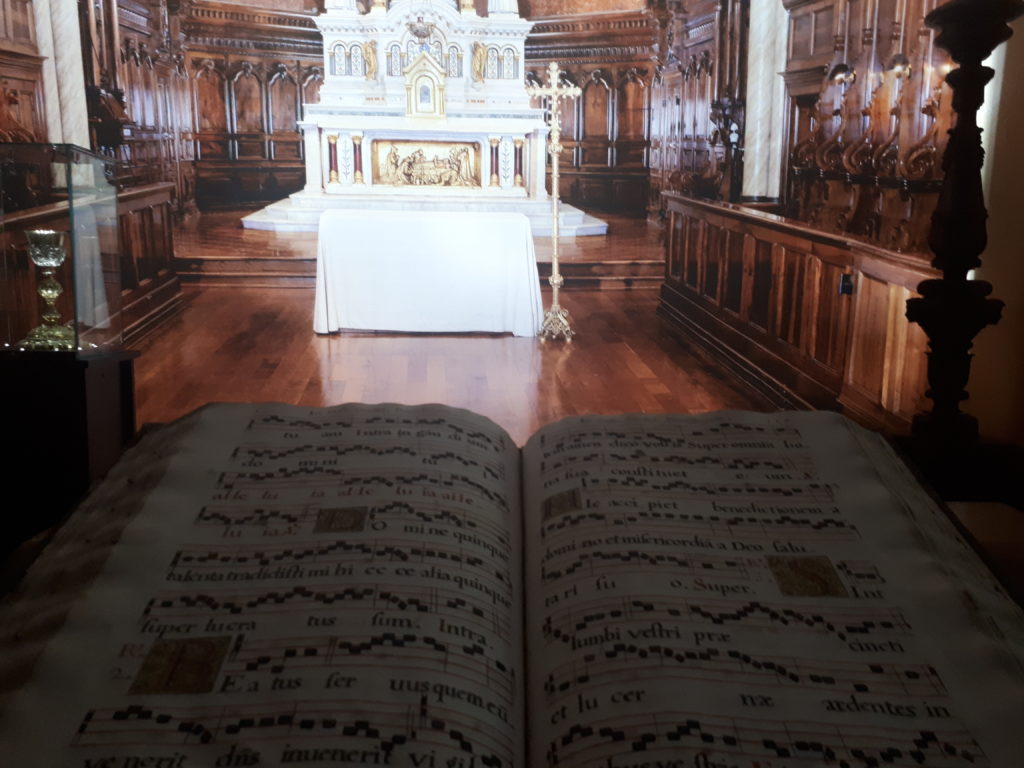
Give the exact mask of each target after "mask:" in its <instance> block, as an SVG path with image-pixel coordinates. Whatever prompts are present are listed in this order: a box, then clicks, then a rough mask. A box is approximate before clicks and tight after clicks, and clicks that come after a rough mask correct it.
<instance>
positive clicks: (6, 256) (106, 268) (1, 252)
mask: <svg viewBox="0 0 1024 768" xmlns="http://www.w3.org/2000/svg"><path fill="white" fill-rule="evenodd" d="M113 179H114V163H113V160H112V159H110V158H107V157H103V156H101V155H97V154H95V153H93V152H90V151H88V150H85V149H81V148H80V147H76V146H72V145H69V144H0V349H3V350H5V351H10V352H47V353H50V352H64V353H73V354H74V355H75V356H76V357H79V358H88V357H92V356H95V355H99V354H103V353H105V352H109V351H110V350H112V349H116V348H118V347H119V346H120V344H121V341H122V316H121V275H120V247H119V246H120V244H119V229H118V218H117V189H116V187H115V185H114V181H113Z"/></svg>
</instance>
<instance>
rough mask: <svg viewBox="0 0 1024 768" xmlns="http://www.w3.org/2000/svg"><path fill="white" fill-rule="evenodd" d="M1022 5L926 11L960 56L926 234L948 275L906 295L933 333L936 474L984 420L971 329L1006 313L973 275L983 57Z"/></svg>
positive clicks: (921, 418) (919, 439)
mask: <svg viewBox="0 0 1024 768" xmlns="http://www.w3.org/2000/svg"><path fill="white" fill-rule="evenodd" d="M1022 13H1024V2H1022V0H952V2H949V3H946V4H945V5H942V6H939V7H938V8H936V9H935V10H934V11H932V12H931V13H929V14H928V16H927V17H926V18H925V22H926V23H927V24H928V26H930V27H933V28H935V29H937V30H938V31H939V34H938V36H937V37H936V41H935V42H936V44H937V45H939V46H940V47H941V48H944V49H946V50H947V51H949V54H950V55H951V56H952V57H953V60H954V61H956V62H957V63H958V64H959V65H960V66H959V67H958V68H957V69H954V70H953V71H952V72H950V73H949V74H948V75H947V76H946V82H947V83H949V85H950V87H951V88H952V89H953V109H954V111H955V112H956V126H955V127H954V128H953V129H952V130H951V131H950V135H949V143H948V144H947V146H946V152H945V156H944V158H943V163H942V165H943V170H944V171H945V177H944V180H943V184H942V192H941V193H940V195H939V201H938V204H937V206H936V208H935V214H934V215H933V216H932V227H931V232H930V234H929V238H928V244H929V246H930V247H931V249H932V252H933V253H934V254H935V258H934V259H933V260H932V265H933V266H934V267H936V268H937V269H940V270H942V278H941V279H935V280H925V281H924V282H922V283H921V284H920V285H918V287H917V290H918V292H919V293H920V294H921V298H918V299H910V300H909V301H908V302H907V319H909V320H910V321H911V322H914V323H918V324H920V325H921V327H922V328H923V329H924V332H925V334H926V335H927V336H928V346H929V351H928V391H927V393H926V394H927V396H928V397H929V398H931V400H932V409H931V411H930V412H929V413H922V414H918V415H917V416H916V417H915V418H914V423H913V438H914V444H915V448H916V450H915V453H916V454H917V458H918V461H919V462H921V464H923V465H924V466H925V467H927V468H929V470H931V471H933V474H936V475H937V476H942V475H943V474H944V473H945V472H946V470H945V469H943V467H948V468H953V467H955V466H957V464H958V462H959V461H960V459H961V458H962V457H964V456H965V455H966V454H967V453H968V452H969V451H970V450H971V449H972V448H973V446H974V445H975V443H976V440H977V435H978V422H977V419H975V418H974V417H973V416H971V415H970V414H967V413H964V412H962V411H961V410H960V403H961V402H962V401H963V400H966V399H967V391H966V386H967V380H968V377H969V376H970V371H971V352H970V349H971V346H972V345H973V343H974V337H975V336H976V335H977V334H978V333H979V332H980V331H981V330H982V329H983V328H985V327H986V326H988V325H994V324H995V323H997V322H998V321H999V317H1000V314H1001V313H1002V309H1003V302H1001V301H998V300H996V299H990V298H988V295H989V293H991V291H992V286H991V285H990V284H989V283H987V282H985V281H983V280H968V279H967V275H968V272H969V271H970V270H972V269H975V268H976V267H978V266H979V265H980V264H981V259H980V258H979V256H980V255H981V253H982V251H984V250H985V245H986V238H987V233H986V230H985V219H986V218H987V217H988V214H987V212H986V210H985V197H984V194H983V192H982V185H981V166H982V162H983V160H984V152H983V151H982V147H981V129H980V128H979V127H978V122H977V117H978V108H979V107H980V106H981V104H982V102H983V101H984V97H985V84H986V83H987V82H988V81H989V80H991V79H992V75H993V74H994V72H993V70H991V69H990V68H988V67H986V66H983V65H982V63H981V62H982V61H983V60H984V59H986V58H987V57H988V56H989V54H991V53H992V51H993V49H994V48H996V46H998V45H999V44H1000V43H1002V42H1003V41H1005V40H1007V39H1008V38H1009V37H1010V36H1011V35H1012V34H1013V32H1012V30H1011V29H1010V28H1009V27H1008V26H1007V22H1009V21H1012V20H1013V19H1015V18H1017V17H1018V16H1020V15H1021V14H1022Z"/></svg>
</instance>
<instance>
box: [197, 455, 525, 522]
mask: <svg viewBox="0 0 1024 768" xmlns="http://www.w3.org/2000/svg"><path fill="white" fill-rule="evenodd" d="M311 477H312V478H319V477H331V478H337V479H336V480H332V481H331V484H332V486H334V487H338V488H349V487H360V488H377V489H380V490H384V491H394V489H396V488H411V487H419V488H439V489H441V492H442V493H444V492H446V491H445V489H450V492H451V493H452V494H453V497H452V498H450V499H448V500H449V501H455V502H461V503H466V501H467V500H468V501H469V503H472V502H473V498H472V497H471V496H465V495H464V494H466V493H468V492H476V493H477V494H479V495H480V496H481V497H482V498H483V499H486V500H487V502H489V503H491V504H495V505H497V506H498V507H500V508H501V509H502V510H503V511H504V512H505V513H509V512H510V511H511V510H510V508H509V506H508V499H507V498H505V495H504V494H502V493H499V492H497V491H495V490H493V489H492V488H489V487H488V486H486V485H484V484H483V483H479V482H477V481H476V480H474V479H473V478H471V477H466V476H465V475H458V474H452V473H448V472H433V473H426V472H421V473H417V474H411V475H406V474H400V473H396V474H393V475H379V474H375V475H356V476H355V477H353V476H352V475H351V471H350V470H348V469H342V468H338V467H327V466H317V467H287V468H282V469H277V470H268V471H266V472H255V471H254V472H223V473H221V475H220V477H219V480H218V484H217V485H218V487H219V488H221V489H223V490H227V491H230V490H240V489H246V488H259V489H261V490H264V491H265V490H267V489H270V488H274V487H277V486H292V485H294V484H296V483H299V482H301V481H302V480H303V479H306V478H311Z"/></svg>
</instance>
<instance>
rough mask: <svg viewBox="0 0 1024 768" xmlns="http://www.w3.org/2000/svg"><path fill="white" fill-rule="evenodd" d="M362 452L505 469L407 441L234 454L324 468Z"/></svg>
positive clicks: (247, 460)
mask: <svg viewBox="0 0 1024 768" xmlns="http://www.w3.org/2000/svg"><path fill="white" fill-rule="evenodd" d="M355 455H362V456H366V457H371V458H383V457H389V458H393V457H396V456H407V457H409V458H412V459H416V460H417V461H418V462H419V463H423V464H431V465H434V464H440V463H442V462H454V463H456V464H460V465H462V466H463V467H466V468H476V469H479V470H480V472H482V473H483V474H484V475H486V476H487V477H490V478H491V479H493V480H501V479H502V478H503V477H504V472H503V471H502V469H503V468H502V467H501V465H500V464H493V463H486V464H485V463H481V462H479V461H477V460H475V459H472V458H469V457H467V456H463V455H461V454H458V453H455V452H454V451H451V450H440V451H437V450H435V451H429V450H414V449H412V448H409V447H408V446H405V445H392V446H388V447H384V446H379V445H370V444H366V443H357V444H355V445H349V446H344V447H342V446H340V445H336V444H333V443H326V444H321V445H316V444H313V443H308V444H305V445H296V446H288V447H281V446H271V447H263V446H245V445H242V446H239V447H238V448H236V449H235V451H234V452H233V453H232V456H233V457H234V458H236V459H239V460H241V461H242V463H243V465H244V466H258V465H259V464H262V462H265V461H281V460H284V459H291V460H295V461H299V462H300V466H304V467H306V468H307V469H322V468H323V467H325V466H331V465H333V464H334V463H336V462H337V460H339V459H341V458H343V457H351V456H355ZM346 469H348V470H349V471H351V469H352V464H351V463H347V464H346Z"/></svg>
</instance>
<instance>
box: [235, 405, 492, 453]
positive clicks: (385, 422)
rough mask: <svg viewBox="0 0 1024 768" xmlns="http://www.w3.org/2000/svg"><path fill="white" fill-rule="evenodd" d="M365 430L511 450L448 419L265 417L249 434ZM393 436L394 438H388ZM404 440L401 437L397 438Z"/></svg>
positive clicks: (328, 433) (327, 435) (255, 422)
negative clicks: (381, 429) (396, 431)
mask: <svg viewBox="0 0 1024 768" xmlns="http://www.w3.org/2000/svg"><path fill="white" fill-rule="evenodd" d="M363 427H371V428H372V427H394V428H396V429H397V428H405V429H415V430H416V431H415V432H414V433H413V435H411V437H417V438H419V437H444V436H446V435H449V436H453V437H455V438H458V439H462V440H466V441H468V442H469V443H470V444H473V445H475V446H476V447H485V448H488V449H490V450H492V451H494V452H495V453H500V452H501V451H505V450H507V449H508V445H507V444H506V443H505V442H504V441H503V440H501V439H496V438H495V437H493V436H491V435H489V434H487V433H486V432H480V431H479V430H473V429H465V428H463V427H461V426H459V425H458V424H453V423H451V422H450V421H449V420H448V419H445V418H416V419H406V418H390V417H376V416H369V417H367V418H365V419H361V420H359V421H355V420H343V419H329V418H324V420H323V421H314V420H313V419H289V418H285V417H283V416H280V415H278V414H266V415H263V416H260V417H258V418H255V419H253V420H252V421H251V422H250V423H249V431H250V432H255V431H259V430H264V429H271V430H274V431H275V432H277V431H280V430H282V429H289V430H291V429H302V430H312V431H314V432H319V433H320V437H324V438H331V439H338V438H339V437H343V436H348V435H345V434H344V433H342V434H332V433H333V432H338V431H343V430H353V429H358V428H363ZM388 436H391V435H388ZM394 436H396V437H401V435H394Z"/></svg>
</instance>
